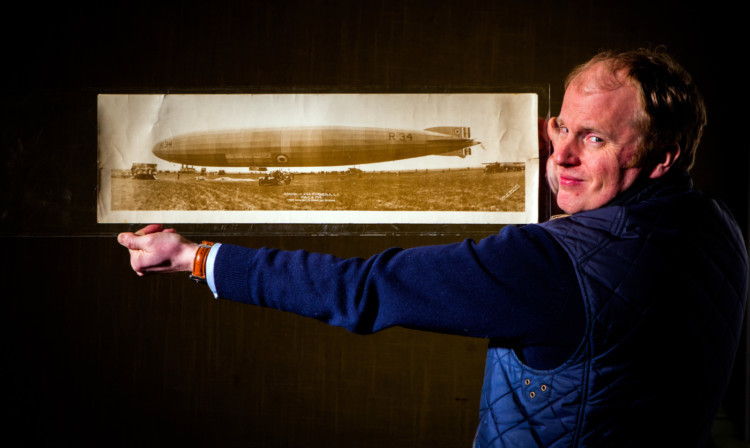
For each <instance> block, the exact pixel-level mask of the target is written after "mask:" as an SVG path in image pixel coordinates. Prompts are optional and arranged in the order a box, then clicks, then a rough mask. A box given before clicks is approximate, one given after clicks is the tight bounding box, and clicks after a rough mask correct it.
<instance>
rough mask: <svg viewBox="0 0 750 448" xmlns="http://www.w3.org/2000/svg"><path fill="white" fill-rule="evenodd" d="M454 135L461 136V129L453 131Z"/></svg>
mask: <svg viewBox="0 0 750 448" xmlns="http://www.w3.org/2000/svg"><path fill="white" fill-rule="evenodd" d="M453 133H454V134H456V135H461V129H458V128H456V129H454V130H453Z"/></svg>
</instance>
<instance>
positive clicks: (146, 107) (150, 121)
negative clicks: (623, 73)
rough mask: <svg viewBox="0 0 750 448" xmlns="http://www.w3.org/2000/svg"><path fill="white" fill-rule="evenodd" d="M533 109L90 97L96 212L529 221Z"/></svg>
mask: <svg viewBox="0 0 750 448" xmlns="http://www.w3.org/2000/svg"><path fill="white" fill-rule="evenodd" d="M536 114H537V102H536V95H534V94H486V93H481V94H264V95H250V94H245V95H100V96H99V123H98V124H99V145H98V148H99V154H98V156H99V169H100V176H99V178H100V185H99V210H98V212H99V213H98V217H99V222H113V223H117V222H127V223H136V222H149V221H156V220H158V221H161V222H170V221H173V222H194V223H200V222H232V223H234V222H237V223H244V222H257V223H263V222H268V223H280V222H282V223H286V222H290V223H327V222H336V223H342V222H343V223H346V222H352V223H362V222H365V223H388V222H409V223H412V222H413V223H433V222H434V223H442V222H446V223H506V222H507V223H511V222H529V221H531V220H533V219H534V217H535V214H536V207H535V206H534V204H536V198H537V184H536V182H537V176H538V160H537V155H538V139H537V137H536V131H537V128H536ZM530 204H531V206H530Z"/></svg>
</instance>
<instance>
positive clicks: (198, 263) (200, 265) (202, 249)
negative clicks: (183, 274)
mask: <svg viewBox="0 0 750 448" xmlns="http://www.w3.org/2000/svg"><path fill="white" fill-rule="evenodd" d="M213 245H214V243H212V242H210V241H203V242H201V244H200V246H198V250H197V251H196V252H195V258H194V259H193V272H192V273H191V274H190V278H191V279H192V280H195V281H196V282H199V283H206V260H207V259H208V252H209V251H210V250H211V246H213Z"/></svg>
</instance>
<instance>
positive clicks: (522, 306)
mask: <svg viewBox="0 0 750 448" xmlns="http://www.w3.org/2000/svg"><path fill="white" fill-rule="evenodd" d="M214 280H215V283H216V289H217V292H218V295H219V297H222V298H225V299H230V300H235V301H239V302H244V303H250V304H254V305H259V306H264V307H270V308H275V309H279V310H283V311H288V312H292V313H295V314H298V315H302V316H307V317H311V318H315V319H318V320H320V321H323V322H326V323H328V324H330V325H336V326H341V327H344V328H346V329H347V330H349V331H351V332H354V333H360V334H367V333H373V332H376V331H379V330H382V329H385V328H388V327H392V326H401V327H406V328H413V329H419V330H426V331H434V332H440V333H449V334H456V335H465V336H472V337H481V338H490V339H491V340H492V341H491V344H492V345H501V346H505V347H511V348H514V349H515V351H516V353H517V354H518V356H519V357H520V358H521V359H522V360H523V361H525V362H526V363H527V364H528V365H530V366H531V367H534V368H538V369H549V368H553V367H555V366H557V365H559V364H561V363H562V362H564V361H565V360H566V359H567V358H568V357H569V356H570V355H571V354H572V353H573V352H574V350H575V349H576V347H577V346H578V345H579V344H580V342H581V338H582V336H583V332H584V328H585V322H586V320H585V312H584V307H583V299H582V297H581V292H580V287H579V285H578V280H577V277H576V274H575V272H574V270H573V265H572V263H571V261H570V258H569V257H568V255H567V254H566V253H565V252H564V251H563V249H562V248H561V247H560V246H559V244H558V243H557V242H556V241H555V240H554V239H553V238H552V237H551V236H550V235H549V234H547V233H546V232H545V231H544V230H542V229H541V228H540V227H538V226H535V225H527V226H523V227H514V226H507V227H505V228H503V229H502V230H501V231H500V232H499V234H497V235H492V236H489V237H487V238H484V239H482V240H481V241H479V242H474V241H473V240H466V241H463V242H461V243H455V244H448V245H440V246H425V247H417V248H411V249H397V248H393V249H389V250H387V251H385V252H382V253H380V254H377V255H375V256H373V257H371V258H369V259H362V258H351V259H341V258H337V257H334V256H332V255H325V254H317V253H309V252H305V251H280V250H275V249H266V248H263V249H257V250H256V249H249V248H244V247H239V246H233V245H227V244H224V245H222V246H221V247H220V248H219V251H218V254H217V258H216V261H215V265H214Z"/></svg>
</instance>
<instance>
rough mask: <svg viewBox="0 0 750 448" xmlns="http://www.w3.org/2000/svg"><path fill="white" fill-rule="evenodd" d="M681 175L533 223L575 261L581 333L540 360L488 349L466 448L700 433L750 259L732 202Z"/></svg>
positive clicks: (735, 328) (697, 439) (730, 345)
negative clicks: (569, 349) (533, 364)
mask: <svg viewBox="0 0 750 448" xmlns="http://www.w3.org/2000/svg"><path fill="white" fill-rule="evenodd" d="M672 177H673V178H674V177H677V176H672ZM686 183H689V179H687V178H681V179H678V181H677V182H675V181H674V179H672V181H670V182H666V181H665V182H657V183H653V184H651V185H650V186H648V187H646V188H645V189H640V190H638V192H637V194H631V195H630V196H629V197H627V198H623V199H621V200H618V202H616V203H614V204H612V205H610V206H606V207H603V208H600V209H597V210H593V211H588V212H583V213H578V214H575V215H572V216H570V217H567V218H561V219H557V220H552V221H549V222H547V223H544V224H541V225H542V226H543V227H544V228H545V229H546V230H547V231H548V232H550V234H551V235H552V236H553V237H554V238H555V239H556V240H557V241H558V242H560V244H561V245H562V246H563V248H564V249H565V250H566V251H567V252H568V254H569V255H570V257H571V259H572V260H573V263H574V266H575V269H576V271H577V275H578V281H579V284H580V288H581V292H582V295H583V298H584V301H585V307H586V318H587V328H586V332H585V336H584V339H583V341H582V342H581V345H580V346H579V348H578V350H577V351H576V352H575V354H573V356H572V357H571V358H570V359H569V360H568V361H567V362H565V363H564V364H563V365H561V366H559V367H558V368H555V369H554V370H549V371H539V370H534V369H532V368H530V367H528V366H526V365H524V363H523V362H521V361H520V360H519V358H518V357H517V356H516V355H515V353H514V351H513V350H512V349H506V348H490V349H489V352H488V355H487V366H486V372H485V378H484V387H483V390H482V399H481V409H480V423H479V429H478V431H477V437H476V440H475V446H478V447H487V446H492V447H537V446H539V447H571V446H574V447H618V446H634V447H647V446H665V447H666V446H669V447H671V446H675V447H677V446H679V447H686V446H704V445H705V444H706V443H707V442H708V438H709V435H710V429H711V425H712V422H713V419H714V417H715V415H716V412H717V409H718V407H719V405H720V403H721V399H722V397H723V394H724V392H725V390H726V387H727V383H728V381H729V376H730V373H731V371H732V363H733V359H734V355H735V352H736V349H737V343H738V338H739V333H740V327H741V324H742V317H743V315H744V306H745V299H746V295H747V275H748V259H747V251H746V248H745V245H744V243H743V241H742V236H741V234H740V231H739V229H738V227H737V225H736V223H735V222H734V220H733V218H732V217H731V216H730V215H729V213H728V212H727V211H726V210H725V209H724V208H723V207H722V206H721V205H720V204H719V203H718V202H717V201H715V200H713V199H711V198H708V197H707V196H706V195H704V194H703V193H701V192H698V191H694V190H689V189H688V188H687V187H688V186H689V185H686ZM676 184H682V185H681V186H677V185H676ZM540 275H543V273H540ZM529 318H533V316H529Z"/></svg>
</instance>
